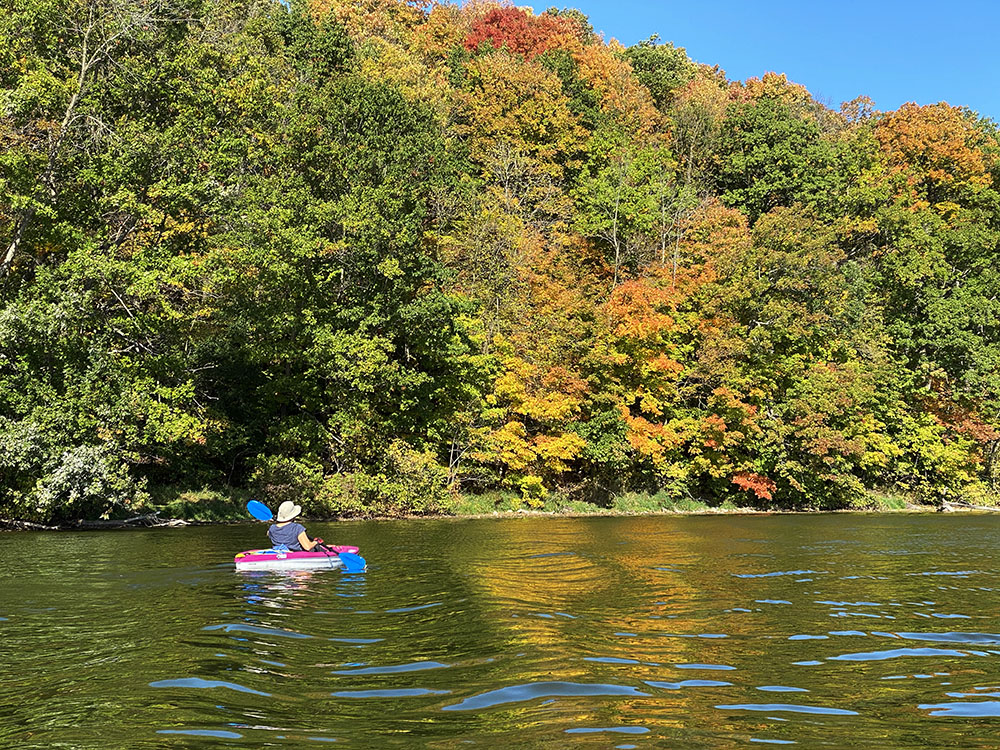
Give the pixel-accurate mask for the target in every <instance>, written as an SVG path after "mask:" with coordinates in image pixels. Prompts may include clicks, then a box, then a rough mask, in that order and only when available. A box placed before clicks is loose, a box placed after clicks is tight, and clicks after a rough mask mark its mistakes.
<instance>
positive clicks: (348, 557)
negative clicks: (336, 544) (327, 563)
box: [338, 552, 368, 573]
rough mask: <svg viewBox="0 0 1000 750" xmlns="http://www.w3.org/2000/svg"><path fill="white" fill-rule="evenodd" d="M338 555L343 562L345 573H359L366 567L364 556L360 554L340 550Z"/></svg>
mask: <svg viewBox="0 0 1000 750" xmlns="http://www.w3.org/2000/svg"><path fill="white" fill-rule="evenodd" d="M338 556H339V557H340V560H341V562H343V563H344V571H345V572H347V573H360V572H361V571H363V570H364V569H365V568H367V567H368V563H366V562H365V558H363V557H362V556H361V555H355V554H354V553H353V552H340V553H338Z"/></svg>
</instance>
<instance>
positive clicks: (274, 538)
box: [267, 500, 323, 552]
mask: <svg viewBox="0 0 1000 750" xmlns="http://www.w3.org/2000/svg"><path fill="white" fill-rule="evenodd" d="M301 512H302V507H301V506H298V505H296V504H295V503H293V502H292V501H291V500H286V501H285V502H283V503H282V504H281V505H279V506H278V518H277V523H273V524H271V527H270V528H269V529H268V530H267V537H268V539H270V540H271V546H272V547H278V546H280V545H284V546H285V547H288V549H290V550H291V551H292V552H301V551H303V550H305V551H307V552H308V551H309V550H311V549H313V548H314V547H316V545H318V544H322V543H323V540H322V539H320V538H319V537H316V538H315V539H313V540H310V539H309V535H308V534H306V527H305V526H303V525H302V524H301V523H293V522H292V519H293V518H297V517H298V515H299V513H301Z"/></svg>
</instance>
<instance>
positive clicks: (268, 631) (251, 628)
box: [202, 622, 313, 638]
mask: <svg viewBox="0 0 1000 750" xmlns="http://www.w3.org/2000/svg"><path fill="white" fill-rule="evenodd" d="M202 630H221V631H223V632H224V633H232V632H242V633H256V634H257V635H273V636H277V637H278V638H312V637H313V636H311V635H307V634H306V633H297V632H295V631H294V630H284V629H282V628H265V627H261V626H260V625H248V624H246V623H242V622H227V623H224V624H222V625H207V626H205V627H203V628H202Z"/></svg>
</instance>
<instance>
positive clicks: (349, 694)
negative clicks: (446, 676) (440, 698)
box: [330, 688, 451, 698]
mask: <svg viewBox="0 0 1000 750" xmlns="http://www.w3.org/2000/svg"><path fill="white" fill-rule="evenodd" d="M450 692H451V691H450V690H430V689H428V688H399V689H396V690H393V689H388V690H338V691H336V692H333V693H330V695H332V696H334V697H336V698H416V697H419V696H422V695H448V694H449V693H450Z"/></svg>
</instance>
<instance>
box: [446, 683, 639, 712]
mask: <svg viewBox="0 0 1000 750" xmlns="http://www.w3.org/2000/svg"><path fill="white" fill-rule="evenodd" d="M599 695H600V696H605V695H606V696H629V697H636V696H648V695H649V693H643V692H642V691H640V690H638V689H637V688H634V687H628V686H626V685H607V684H599V683H581V682H529V683H526V684H523V685H511V686H510V687H505V688H500V689H499V690H489V691H487V692H485V693H480V694H479V695H473V696H470V697H468V698H466V699H465V700H463V701H462V702H461V703H456V704H454V705H451V706H445V707H444V708H443V709H442V710H443V711H475V710H477V709H481V708H492V707H493V706H499V705H502V704H504V703H522V702H524V701H530V700H534V699H536V698H562V697H592V696H599Z"/></svg>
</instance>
